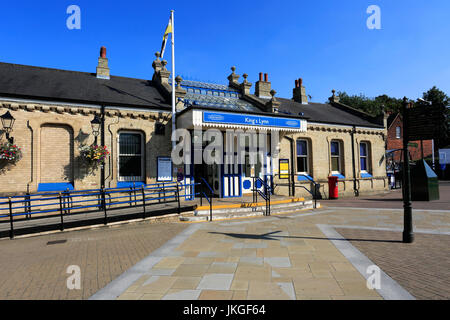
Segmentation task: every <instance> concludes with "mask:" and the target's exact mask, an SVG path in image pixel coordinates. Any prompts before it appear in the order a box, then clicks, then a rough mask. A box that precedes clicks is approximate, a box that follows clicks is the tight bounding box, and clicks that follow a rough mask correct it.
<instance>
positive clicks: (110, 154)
mask: <svg viewBox="0 0 450 320" xmlns="http://www.w3.org/2000/svg"><path fill="white" fill-rule="evenodd" d="M119 121H120V118H119V116H117V122H114V123H110V124H108V131H109V136H110V137H111V151H110V153H109V157H108V163H109V166H108V176H107V177H106V178H105V180H106V179H109V187H110V188H111V180H112V171H113V170H112V160H111V157H113V156H114V138H113V133H112V131H111V126H112V125H113V124H118V123H119Z"/></svg>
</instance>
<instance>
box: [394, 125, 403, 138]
mask: <svg viewBox="0 0 450 320" xmlns="http://www.w3.org/2000/svg"><path fill="white" fill-rule="evenodd" d="M395 138H396V139H401V138H402V127H400V126H397V127H395Z"/></svg>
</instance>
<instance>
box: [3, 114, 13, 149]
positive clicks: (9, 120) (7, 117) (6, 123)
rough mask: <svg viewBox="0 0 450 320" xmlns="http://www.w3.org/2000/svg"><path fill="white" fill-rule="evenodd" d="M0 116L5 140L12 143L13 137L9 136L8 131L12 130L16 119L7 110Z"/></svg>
mask: <svg viewBox="0 0 450 320" xmlns="http://www.w3.org/2000/svg"><path fill="white" fill-rule="evenodd" d="M0 118H1V120H2V126H3V131H5V132H6V140H8V142H9V143H11V144H12V143H14V138H13V137H9V133H10V132H11V131H12V129H13V126H14V122H15V121H16V119H14V117H13V116H12V115H11V113H10V112H9V111H7V112H6V113H5V114H4V115H2V116H1V117H0Z"/></svg>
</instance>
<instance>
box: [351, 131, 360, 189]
mask: <svg viewBox="0 0 450 320" xmlns="http://www.w3.org/2000/svg"><path fill="white" fill-rule="evenodd" d="M355 133H356V126H353V129H352V132H351V136H352V163H353V192H354V193H355V197H359V190H358V188H357V187H356V164H355Z"/></svg>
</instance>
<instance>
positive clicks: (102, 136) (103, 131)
mask: <svg viewBox="0 0 450 320" xmlns="http://www.w3.org/2000/svg"><path fill="white" fill-rule="evenodd" d="M100 111H101V145H102V146H104V145H105V106H104V105H103V104H102V106H101V109H100ZM100 185H101V188H102V189H103V188H105V165H104V164H103V163H102V165H101V169H100Z"/></svg>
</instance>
